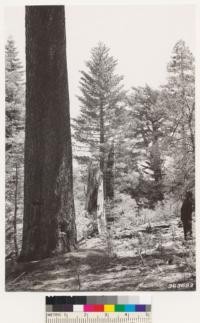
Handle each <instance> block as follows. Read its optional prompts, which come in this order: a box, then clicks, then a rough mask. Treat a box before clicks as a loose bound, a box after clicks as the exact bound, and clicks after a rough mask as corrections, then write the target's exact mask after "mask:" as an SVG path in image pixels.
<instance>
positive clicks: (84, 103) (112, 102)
mask: <svg viewBox="0 0 200 323" xmlns="http://www.w3.org/2000/svg"><path fill="white" fill-rule="evenodd" d="M116 66H117V61H116V60H115V59H114V58H113V57H112V56H111V55H110V53H109V48H107V47H106V46H105V45H104V44H103V43H99V44H98V46H97V47H94V48H93V49H92V51H91V58H90V60H88V61H87V62H86V67H87V72H85V71H81V79H80V91H81V95H79V96H78V98H79V101H80V104H81V110H80V116H79V117H77V118H76V119H75V120H74V125H73V127H74V138H75V141H76V144H77V145H79V147H80V149H81V150H82V151H86V153H79V155H78V156H77V159H78V161H79V162H80V163H83V164H88V165H89V163H90V162H91V161H93V163H94V164H95V165H96V167H97V168H99V169H100V170H101V172H102V176H103V183H104V185H103V186H104V199H112V198H113V195H114V187H113V163H114V139H115V134H116V126H117V119H119V113H120V112H119V111H121V109H122V102H123V101H124V98H125V92H124V90H123V85H122V82H121V81H122V80H123V77H122V76H119V75H117V74H116V73H115V69H116Z"/></svg>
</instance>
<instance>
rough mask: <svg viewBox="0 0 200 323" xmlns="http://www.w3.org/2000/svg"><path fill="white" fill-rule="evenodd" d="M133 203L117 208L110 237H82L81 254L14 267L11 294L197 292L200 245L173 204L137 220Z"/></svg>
mask: <svg viewBox="0 0 200 323" xmlns="http://www.w3.org/2000/svg"><path fill="white" fill-rule="evenodd" d="M132 201H133V200H132ZM132 201H130V199H128V198H127V197H126V196H122V197H121V200H120V202H119V203H117V204H116V209H115V214H116V217H115V219H114V222H112V224H111V228H112V229H110V230H109V235H107V236H104V237H101V238H100V237H98V236H93V237H85V238H83V236H84V235H82V239H80V242H79V246H78V249H77V251H75V252H71V253H66V254H63V255H59V256H57V257H51V258H48V259H44V260H40V261H32V262H29V263H23V264H21V263H19V264H12V263H10V264H9V263H8V264H7V271H6V272H7V279H6V290H7V291H133V290H134V291H141V290H142V291H152V290H157V291H165V290H195V288H196V287H195V285H196V284H195V242H194V240H189V241H186V242H185V241H184V239H183V229H182V226H181V224H180V220H179V217H178V216H177V215H176V214H175V212H174V210H175V209H174V208H173V207H172V205H171V204H170V203H168V204H167V207H166V205H165V206H164V207H163V206H158V207H157V208H156V210H155V211H152V210H151V211H150V210H143V211H142V214H141V215H140V216H135V214H134V212H133V209H134V205H131V203H133V202H132ZM122 205H123V208H122ZM86 220H87V219H85V221H84V226H86V225H87V221H86ZM81 221H82V222H83V219H82V220H81V219H78V229H79V231H80V228H81V223H82V222H81ZM83 231H84V228H83ZM80 237H81V235H80Z"/></svg>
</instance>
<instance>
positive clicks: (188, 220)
mask: <svg viewBox="0 0 200 323" xmlns="http://www.w3.org/2000/svg"><path fill="white" fill-rule="evenodd" d="M192 211H193V198H192V192H190V191H189V192H186V194H185V199H184V201H183V204H182V207H181V221H182V223H183V230H184V238H185V240H187V238H188V235H189V236H190V237H192Z"/></svg>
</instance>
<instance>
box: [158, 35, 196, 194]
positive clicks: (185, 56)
mask: <svg viewBox="0 0 200 323" xmlns="http://www.w3.org/2000/svg"><path fill="white" fill-rule="evenodd" d="M194 73H195V67H194V57H193V55H192V53H191V51H190V50H189V48H188V47H187V45H186V43H185V42H184V41H183V40H180V41H178V42H177V43H176V44H175V46H174V48H173V51H172V56H171V60H170V62H169V64H168V83H167V84H166V85H165V86H164V87H163V93H162V95H163V104H164V105H165V108H166V110H167V113H168V115H167V119H168V127H169V130H170V136H169V139H170V140H168V143H169V152H168V153H169V155H170V156H171V157H172V156H173V159H174V169H175V172H174V174H173V176H172V177H174V186H178V187H179V188H180V190H181V191H183V192H184V191H185V190H188V189H194V154H195V139H194V138H195V135H194V118H195V115H194V114H195V75H194Z"/></svg>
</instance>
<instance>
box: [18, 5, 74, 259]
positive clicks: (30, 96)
mask: <svg viewBox="0 0 200 323" xmlns="http://www.w3.org/2000/svg"><path fill="white" fill-rule="evenodd" d="M75 246H76V226H75V210H74V198H73V182H72V148H71V132H70V114H69V94H68V79H67V66H66V36H65V13H64V6H27V7H26V132H25V181H24V223H23V242H22V251H21V257H20V258H21V260H32V259H40V258H44V257H48V256H50V255H52V254H54V253H57V252H65V251H70V250H72V249H73V248H75Z"/></svg>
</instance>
